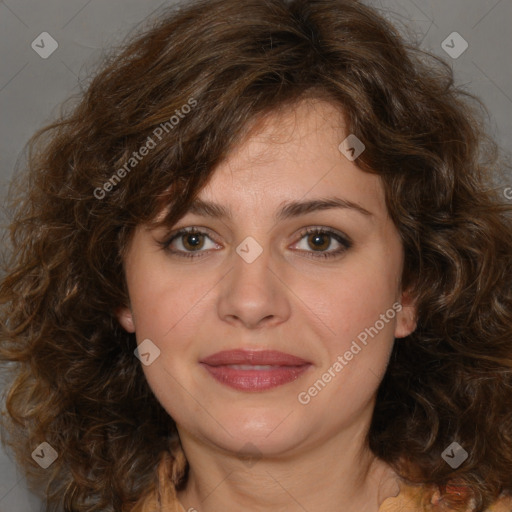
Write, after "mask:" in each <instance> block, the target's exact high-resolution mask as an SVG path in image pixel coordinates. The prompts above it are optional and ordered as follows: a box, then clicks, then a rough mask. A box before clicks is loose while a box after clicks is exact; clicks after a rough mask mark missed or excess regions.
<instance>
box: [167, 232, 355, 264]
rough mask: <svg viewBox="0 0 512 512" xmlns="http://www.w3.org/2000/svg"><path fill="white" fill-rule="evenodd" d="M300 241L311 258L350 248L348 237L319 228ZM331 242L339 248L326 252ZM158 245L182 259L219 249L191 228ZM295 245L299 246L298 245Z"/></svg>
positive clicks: (207, 234)
mask: <svg viewBox="0 0 512 512" xmlns="http://www.w3.org/2000/svg"><path fill="white" fill-rule="evenodd" d="M206 239H208V240H210V242H212V244H213V247H212V246H210V247H207V246H206V247H205V240H206ZM300 239H301V241H302V240H303V239H305V240H304V241H305V243H306V245H309V247H310V248H311V247H312V248H313V250H312V251H310V250H308V248H307V247H306V248H300V247H299V250H300V251H302V252H305V253H313V255H311V256H308V257H312V258H334V257H336V256H339V255H341V254H342V253H344V252H345V251H346V250H347V249H349V248H350V247H352V242H351V241H350V240H349V239H348V237H345V236H343V235H341V234H340V233H337V232H336V231H332V230H330V229H326V228H320V227H313V228H308V229H306V230H304V231H302V232H301V233H300ZM333 241H334V244H338V245H339V248H338V249H336V250H331V251H327V249H329V248H330V247H331V246H332V245H333ZM158 243H159V245H160V246H161V247H162V248H163V249H164V250H166V251H168V252H170V253H171V254H173V255H176V256H178V257H182V258H197V257H201V256H202V254H203V253H204V252H206V250H208V249H217V248H219V244H217V243H215V242H214V240H213V239H212V237H211V236H210V234H209V232H207V231H203V230H201V229H199V228H196V227H193V226H192V227H187V228H182V229H180V230H178V231H176V232H174V233H171V235H170V236H169V237H168V238H166V239H165V240H164V241H162V242H158ZM302 243H303V242H302ZM297 245H300V243H299V244H297ZM315 253H316V254H315Z"/></svg>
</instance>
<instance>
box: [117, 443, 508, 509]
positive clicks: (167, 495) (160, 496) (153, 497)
mask: <svg viewBox="0 0 512 512" xmlns="http://www.w3.org/2000/svg"><path fill="white" fill-rule="evenodd" d="M178 443H179V441H178ZM174 447H175V449H174V450H173V453H174V454H175V456H174V460H173V458H172V456H171V455H170V453H168V452H167V453H165V454H164V456H163V457H162V459H161V461H160V463H159V465H158V486H157V488H156V489H155V490H154V491H153V492H152V493H150V494H148V495H146V496H143V497H142V498H141V499H140V500H139V501H138V502H137V503H136V504H135V506H134V507H133V508H131V509H130V510H129V512H189V511H187V510H186V509H185V507H184V506H183V505H182V504H181V503H180V502H179V500H178V498H177V494H176V488H175V484H176V483H177V482H178V481H179V480H180V478H181V475H182V474H183V471H184V469H185V466H186V459H185V455H184V453H183V451H182V450H181V448H180V447H178V446H177V444H176V443H175V445H174ZM176 448H179V449H176ZM399 486H400V492H399V493H398V495H397V496H394V497H390V498H387V499H386V500H384V502H383V503H382V505H381V506H380V508H379V511H378V512H423V509H422V508H421V503H422V501H424V496H425V487H419V486H417V487H412V486H409V485H406V484H405V483H403V482H402V483H399ZM451 488H452V489H451V490H452V492H464V491H463V488H461V487H456V486H451ZM448 490H450V487H449V486H448ZM439 497H440V494H439V492H437V493H435V494H434V496H433V497H432V500H431V503H430V505H429V506H428V507H427V510H429V509H430V510H431V511H432V512H435V510H436V508H437V507H435V504H436V503H437V502H438V501H439ZM127 512H128V511H127ZM190 512H194V509H190ZM467 512H471V507H470V508H469V509H468V511H467ZM486 512H512V496H505V495H503V496H501V498H500V499H499V500H498V501H496V502H495V503H494V504H493V505H492V506H491V507H489V508H488V509H486Z"/></svg>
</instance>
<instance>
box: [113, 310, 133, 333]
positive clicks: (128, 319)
mask: <svg viewBox="0 0 512 512" xmlns="http://www.w3.org/2000/svg"><path fill="white" fill-rule="evenodd" d="M116 317H117V320H118V322H119V323H120V324H121V327H123V329H124V330H125V331H128V332H135V322H134V319H133V312H132V310H131V309H130V308H126V307H123V308H118V309H117V310H116Z"/></svg>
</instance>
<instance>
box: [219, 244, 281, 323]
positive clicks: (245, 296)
mask: <svg viewBox="0 0 512 512" xmlns="http://www.w3.org/2000/svg"><path fill="white" fill-rule="evenodd" d="M232 263H233V267H232V269H231V272H229V274H228V276H226V279H224V280H223V284H222V291H221V294H220V297H219V303H218V313H219V316H220V317H221V318H222V319H223V320H225V321H229V322H233V321H240V322H242V323H244V324H245V325H246V326H247V327H254V326H256V325H258V324H259V323H260V322H261V321H262V320H263V319H265V320H266V321H269V320H270V319H273V320H274V321H281V320H282V319H283V318H285V317H286V316H287V314H288V311H289V308H288V305H287V298H286V294H285V292H284V290H283V287H282V285H281V283H280V281H279V279H277V278H276V276H275V275H274V272H275V271H272V270H271V267H272V266H273V265H272V261H271V251H270V250H269V248H268V246H267V247H264V246H263V245H260V243H258V242H257V241H256V240H255V239H254V238H252V237H247V238H246V239H244V240H243V241H242V242H241V243H240V244H239V245H238V247H237V248H236V251H235V252H234V253H233V260H232Z"/></svg>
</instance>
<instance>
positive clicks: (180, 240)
mask: <svg viewBox="0 0 512 512" xmlns="http://www.w3.org/2000/svg"><path fill="white" fill-rule="evenodd" d="M205 238H208V239H210V240H212V239H211V237H210V236H209V234H208V233H207V232H205V231H201V230H200V229H198V228H195V227H188V228H183V229H180V230H179V231H176V232H175V233H172V234H171V236H170V238H167V239H166V240H164V241H163V242H159V244H160V245H161V246H162V248H163V249H165V250H166V251H169V252H170V253H172V254H176V256H179V257H183V258H196V257H198V256H201V252H204V251H202V249H204V248H205ZM176 245H177V246H178V248H175V247H173V246H176ZM215 245H216V244H214V247H213V248H215ZM210 248H211V247H210ZM206 249H208V247H206ZM187 253H188V254H187ZM194 253H197V254H194Z"/></svg>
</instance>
